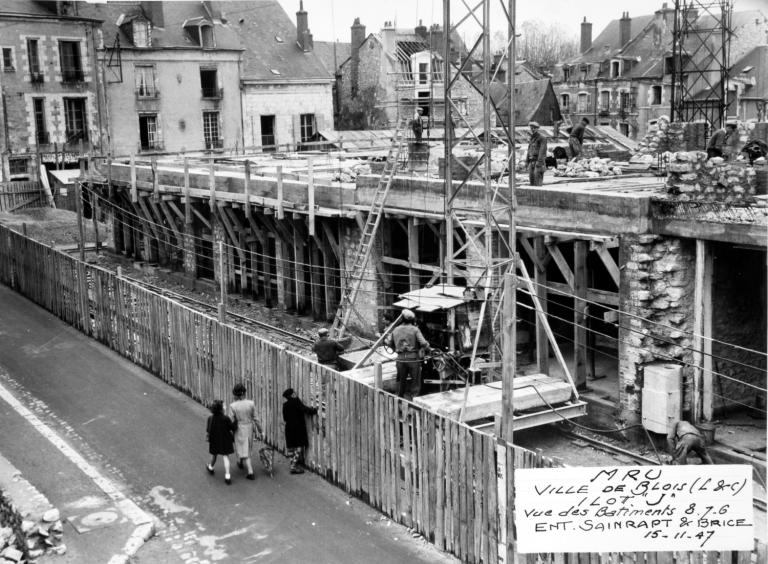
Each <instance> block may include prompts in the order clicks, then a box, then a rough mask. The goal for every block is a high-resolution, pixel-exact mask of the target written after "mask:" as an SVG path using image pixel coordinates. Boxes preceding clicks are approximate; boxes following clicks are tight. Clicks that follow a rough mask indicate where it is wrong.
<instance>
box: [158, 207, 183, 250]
mask: <svg viewBox="0 0 768 564" xmlns="http://www.w3.org/2000/svg"><path fill="white" fill-rule="evenodd" d="M159 205H160V209H161V210H162V211H163V214H165V219H166V221H168V225H169V226H170V227H171V229H173V234H174V235H176V240H177V241H178V243H179V245H180V246H181V245H182V243H183V237H184V235H183V234H182V233H181V231H180V230H179V228H178V227H177V225H176V218H175V217H174V216H173V213H171V208H170V206H169V205H168V202H165V201H162V200H161V201H160V204H159Z"/></svg>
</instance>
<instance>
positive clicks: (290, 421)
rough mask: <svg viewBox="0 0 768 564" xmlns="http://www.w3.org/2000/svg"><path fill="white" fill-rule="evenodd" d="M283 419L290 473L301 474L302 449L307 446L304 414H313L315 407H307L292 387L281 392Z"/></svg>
mask: <svg viewBox="0 0 768 564" xmlns="http://www.w3.org/2000/svg"><path fill="white" fill-rule="evenodd" d="M283 397H284V398H285V403H283V421H285V447H286V448H287V449H288V456H289V457H290V458H291V474H303V473H304V470H302V469H301V464H303V462H304V449H305V448H306V447H307V446H309V439H308V438H307V427H306V424H305V422H304V416H305V415H315V414H316V413H317V408H314V407H307V406H306V405H304V404H303V403H302V401H301V400H300V399H299V398H298V397H297V396H296V392H294V391H293V388H288V389H287V390H285V391H284V392H283Z"/></svg>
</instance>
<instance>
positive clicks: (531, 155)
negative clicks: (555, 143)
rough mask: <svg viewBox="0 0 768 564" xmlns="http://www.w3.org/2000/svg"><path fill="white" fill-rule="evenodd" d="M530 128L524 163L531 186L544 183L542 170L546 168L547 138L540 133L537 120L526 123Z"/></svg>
mask: <svg viewBox="0 0 768 564" xmlns="http://www.w3.org/2000/svg"><path fill="white" fill-rule="evenodd" d="M528 127H530V128H531V139H530V141H529V142H528V155H527V157H526V161H525V162H526V165H527V166H528V180H529V181H530V183H531V186H541V185H543V184H544V171H545V170H546V169H547V161H546V159H547V140H546V138H545V137H544V136H543V135H542V134H541V131H540V130H539V129H540V126H539V123H538V122H535V121H531V122H529V123H528Z"/></svg>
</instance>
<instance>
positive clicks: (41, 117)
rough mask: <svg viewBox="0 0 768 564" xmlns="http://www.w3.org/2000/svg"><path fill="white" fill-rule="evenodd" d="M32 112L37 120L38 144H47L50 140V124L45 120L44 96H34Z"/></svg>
mask: <svg viewBox="0 0 768 564" xmlns="http://www.w3.org/2000/svg"><path fill="white" fill-rule="evenodd" d="M38 105H39V107H38ZM32 114H33V118H34V120H35V140H36V141H37V144H38V145H45V144H47V143H49V142H50V139H49V138H48V124H47V123H46V120H45V98H44V97H35V98H32Z"/></svg>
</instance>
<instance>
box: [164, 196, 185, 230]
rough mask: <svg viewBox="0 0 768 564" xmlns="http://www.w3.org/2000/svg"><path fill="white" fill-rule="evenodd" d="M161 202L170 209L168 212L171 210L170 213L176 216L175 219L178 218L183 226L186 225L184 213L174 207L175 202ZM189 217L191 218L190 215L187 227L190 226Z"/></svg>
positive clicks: (177, 207)
mask: <svg viewBox="0 0 768 564" xmlns="http://www.w3.org/2000/svg"><path fill="white" fill-rule="evenodd" d="M163 201H164V202H165V203H166V204H167V205H168V208H169V209H170V210H171V211H172V212H173V213H174V214H176V217H178V218H179V221H181V222H182V223H183V224H185V225H186V224H187V216H186V215H185V213H184V212H183V211H181V210H180V209H179V206H177V205H176V200H163ZM191 216H192V214H191V213H190V221H189V225H191V224H192V219H191Z"/></svg>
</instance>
